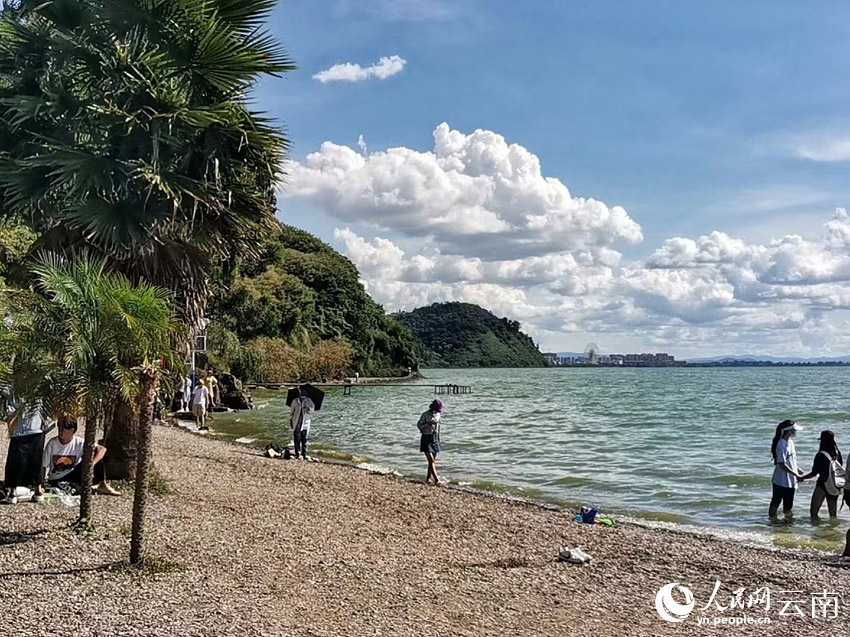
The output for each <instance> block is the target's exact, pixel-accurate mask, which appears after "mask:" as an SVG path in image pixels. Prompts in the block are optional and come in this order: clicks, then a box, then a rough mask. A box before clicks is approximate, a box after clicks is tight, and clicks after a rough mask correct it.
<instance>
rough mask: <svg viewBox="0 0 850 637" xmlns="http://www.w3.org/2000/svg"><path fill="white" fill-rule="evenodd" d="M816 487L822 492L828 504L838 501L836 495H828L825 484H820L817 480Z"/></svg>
mask: <svg viewBox="0 0 850 637" xmlns="http://www.w3.org/2000/svg"><path fill="white" fill-rule="evenodd" d="M817 486H819V487H820V488H821V491H823V493H824V495H825V496H826V499H827V500H828V501H829V502H835V501H837V500H838V496H837V495H830V493H829V491H827V490H826V483H825V482H821V481H820V480H818V481H817Z"/></svg>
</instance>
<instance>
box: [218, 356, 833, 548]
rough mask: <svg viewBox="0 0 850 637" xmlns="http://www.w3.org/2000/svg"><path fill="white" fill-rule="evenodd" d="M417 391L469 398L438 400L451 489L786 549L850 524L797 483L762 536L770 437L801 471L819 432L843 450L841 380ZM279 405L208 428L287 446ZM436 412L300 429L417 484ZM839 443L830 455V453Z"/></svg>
mask: <svg viewBox="0 0 850 637" xmlns="http://www.w3.org/2000/svg"><path fill="white" fill-rule="evenodd" d="M425 376H426V377H427V378H426V379H424V380H423V381H422V382H423V383H424V382H430V383H455V384H463V385H471V386H472V387H473V393H472V394H470V395H453V396H442V397H441V398H442V400H443V401H444V402H445V405H446V409H445V414H444V420H443V436H442V441H443V453H442V454H441V455H440V458H439V468H440V471H441V473H442V474H443V477H444V478H449V479H451V480H452V481H454V482H458V483H461V484H466V485H471V486H475V487H480V488H486V489H491V490H497V491H504V492H509V493H514V494H516V495H521V496H525V497H529V498H533V499H537V500H544V501H549V502H556V503H559V504H563V505H566V506H578V505H580V504H589V505H593V506H596V507H597V508H599V510H600V511H601V512H602V513H603V514H609V515H612V516H614V517H615V518H616V516H618V515H619V516H621V517H624V516H625V517H631V518H641V519H644V520H649V521H655V522H657V523H675V524H683V525H692V526H698V527H707V528H711V529H715V530H717V531H719V532H721V533H725V534H728V535H735V536H743V537H746V538H748V539H751V540H755V541H760V542H773V543H775V544H779V545H785V546H811V547H816V548H822V549H828V550H834V549H837V548H840V547H841V546H842V545H843V538H844V533H845V532H846V530H847V527H848V524H849V523H850V513H848V511H847V509H846V508H845V510H844V511H842V512H841V513H840V514H839V520H838V521H837V522H836V523H830V522H828V521H826V519H827V512H826V506H825V505H824V508H823V511H822V517H823V518H824V520H825V521H824V522H822V523H820V524H817V525H816V524H813V523H812V522H811V521H810V519H809V516H808V509H809V500H810V498H811V492H812V488H813V486H814V481H811V482H807V483H804V484H803V485H802V486H801V488H800V489H799V491H798V495H797V500H796V502H795V512H796V516H795V520H794V521H793V522H792V523H790V524H789V523H786V522H784V521H783V522H781V523H774V524H771V523H769V521H768V519H767V506H768V502H769V500H770V483H771V475H772V471H773V462H772V459H771V456H770V442H771V439H772V436H773V431H774V428H775V426H776V424H777V423H778V422H779V421H781V420H783V419H785V418H791V419H793V420H796V421H797V422H798V423H800V424H801V425H803V427H804V428H805V430H804V431H802V432H801V433H800V434H799V435H798V437H797V439H796V444H797V453H798V461H799V463H800V466H801V468H803V469H804V470H806V471H808V470H809V469H810V467H811V463H812V460H813V458H814V456H815V453H816V452H817V448H818V434H819V432H820V430H821V429H833V430H834V431H835V432H836V437H837V440H838V443H839V446H842V447H846V449H847V450H848V451H850V427H848V424H847V423H848V421H850V397H848V396H847V387H848V381H850V369H846V368H815V369H812V368H809V369H807V368H726V369H723V368H720V369H718V368H685V369H682V368H674V369H661V368H659V369H654V368H642V369H610V368H599V369H575V368H573V369H570V368H563V369H533V370H524V369H523V370H517V369H485V370H427V371H426V372H425ZM284 394H285V392H255V406H256V407H257V409H255V410H254V411H252V412H241V413H238V414H228V415H217V416H216V419H215V421H214V423H213V428H214V429H215V430H217V431H218V432H221V433H222V434H223V435H227V436H230V437H236V436H251V437H256V438H258V440H259V441H260V442H266V441H271V440H274V441H278V442H281V443H283V442H287V443H288V439H287V435H288V433H289V425H288V420H287V419H288V409H287V408H286V407H285V404H284V397H285V396H284ZM433 398H434V393H433V389H431V388H425V387H416V386H411V387H391V388H381V387H368V386H355V387H354V388H353V391H352V394H351V395H350V396H343V390H342V388H339V389H336V388H334V389H331V390H329V391H328V393H327V396H326V399H325V406H324V407H323V409H322V411H321V412H319V413H318V414H316V417H315V419H314V424H313V427H312V429H311V434H310V438H311V443H312V444H313V449H314V450H319V449H324V450H325V451H328V450H336V451H338V452H344V453H346V454H351V455H353V456H356V457H357V460H358V461H360V462H365V461H366V460H367V459H368V461H369V462H370V463H374V464H378V465H381V466H384V467H388V468H392V469H394V470H397V471H398V472H400V473H402V474H405V475H420V474H421V476H422V477H423V478H424V475H425V460H424V457H423V456H422V455H421V454H420V453H419V452H418V445H419V434H418V431H417V429H416V426H415V423H416V420H417V418H418V416H419V414H420V413H421V412H422V411H424V410H425V409H426V408H427V405H428V403H429V402H430V401H431V400H432V399H433ZM842 443H843V444H842Z"/></svg>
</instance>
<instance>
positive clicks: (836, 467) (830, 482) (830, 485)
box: [820, 451, 846, 495]
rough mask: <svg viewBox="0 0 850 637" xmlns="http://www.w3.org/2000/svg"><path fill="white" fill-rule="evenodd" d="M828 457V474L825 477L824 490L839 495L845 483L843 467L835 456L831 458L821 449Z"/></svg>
mask: <svg viewBox="0 0 850 637" xmlns="http://www.w3.org/2000/svg"><path fill="white" fill-rule="evenodd" d="M820 453H822V454H823V455H825V456H826V457H827V458H829V475H828V476H827V477H826V492H827V493H828V494H829V495H840V494H841V491H842V489H844V485H845V484H846V473H845V471H844V467H843V466H841V463H840V462H838V459H837V458H832V457H830V455H829V454H828V453H827V452H826V451H821V452H820Z"/></svg>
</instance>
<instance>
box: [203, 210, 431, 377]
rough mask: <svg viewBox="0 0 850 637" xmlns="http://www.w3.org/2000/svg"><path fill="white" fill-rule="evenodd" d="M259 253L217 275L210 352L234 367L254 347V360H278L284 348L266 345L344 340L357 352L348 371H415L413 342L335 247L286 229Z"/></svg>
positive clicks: (308, 345)
mask: <svg viewBox="0 0 850 637" xmlns="http://www.w3.org/2000/svg"><path fill="white" fill-rule="evenodd" d="M258 252H259V256H258V258H252V259H244V260H240V261H238V262H236V263H234V264H232V267H230V268H221V269H220V270H219V271H218V272H217V273H216V276H215V277H214V278H215V283H214V286H213V295H212V299H211V302H210V317H211V318H212V320H213V323H214V325H213V328H212V334H211V339H210V346H211V347H212V348H213V349H214V350H215V351H216V352H217V353H219V354H220V355H222V356H225V357H229V358H230V360H231V361H233V360H234V358H235V357H237V356H238V354H237V351H238V349H239V346H240V344H242V345H243V346H249V348H250V344H251V343H255V344H256V345H257V346H258V347H257V348H255V352H254V353H255V355H257V356H260V355H262V352H260V351H259V350H260V349H261V350H262V351H263V352H271V351H276V352H277V353H276V354H274V355H272V354H270V353H269V354H266V356H269V357H271V356H273V357H274V358H276V359H278V360H280V359H281V357H282V354H281V352H282V349H281V347H280V344H279V345H278V346H277V349H275V348H274V347H273V345H274V344H273V343H269V342H268V339H276V340H278V341H280V342H281V344H287V345H288V346H290V347H291V348H294V350H295V351H302V352H310V351H312V350H314V349H315V348H316V346H317V345H318V344H319V343H322V342H345V343H349V344H350V346H351V354H350V361H349V364H347V365H344V366H343V367H344V368H345V369H346V370H347V371H352V372H353V371H357V372H359V373H361V374H363V375H364V376H382V375H401V374H404V373H406V371H407V368H408V367H410V368H413V369H415V368H416V367H417V364H418V360H419V353H420V352H419V346H418V344H417V342H416V341H415V339H414V338H413V336H412V335H411V334H410V332H409V331H408V330H407V329H405V328H404V327H403V326H402V325H401V324H399V323H398V322H397V321H396V320H395V319H393V318H391V317H389V316H387V314H386V313H385V311H384V309H383V308H382V307H381V306H380V305H378V304H377V303H375V302H374V301H373V300H372V298H371V297H370V296H369V295H368V294H367V292H366V290H365V289H364V288H363V284H362V283H361V282H360V275H359V273H358V271H357V268H356V267H355V266H354V264H353V263H351V261H349V260H348V259H346V258H345V257H344V256H342V255H341V254H339V253H338V252H337V251H335V250H334V249H333V248H331V247H330V246H329V245H327V244H325V243H323V242H322V241H320V240H319V239H317V238H316V237H314V236H312V235H310V234H309V233H307V232H304V231H302V230H298V229H297V228H293V227H291V226H287V225H282V224H280V225H279V226H278V227H277V229H276V231H275V232H272V233H270V234H269V235H268V236H267V238H266V239H265V240H264V241H263V242H262V243H261V244H260V246H259V249H258ZM225 351H228V352H229V354H226V355H225ZM331 354H334V355H335V356H331ZM338 354H339V352H338V351H334V350H328V349H326V348H325V349H320V350H319V352H316V356H315V357H314V358H319V357H320V356H321V357H323V358H324V359H325V360H327V359H328V358H329V357H330V358H335V359H337V360H339V357H338ZM249 356H250V354H249ZM311 364H312V363H311ZM316 364H318V363H316ZM319 366H320V367H322V370H323V373H322V374H320V375H327V369H328V364H327V363H322V364H321V365H319ZM249 376H250V375H249ZM266 380H289V379H281V378H278V379H266Z"/></svg>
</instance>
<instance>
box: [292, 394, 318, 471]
mask: <svg viewBox="0 0 850 637" xmlns="http://www.w3.org/2000/svg"><path fill="white" fill-rule="evenodd" d="M296 392H297V394H296ZM323 397H324V392H322V391H321V390H319V389H317V388H315V387H313V386H312V385H302V386H301V387H298V388H297V390H292V389H290V390H289V393H288V394H287V397H286V398H287V403H289V405H290V411H289V424H290V425H291V426H292V443H293V445H294V447H295V459H296V460H300V459H302V458H303V459H304V460H309V459H310V458H309V457H308V456H307V435H308V434H309V433H310V423H311V422H312V420H313V412H314V411H318V410H319V408H320V407H321V405H322V398H323Z"/></svg>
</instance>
